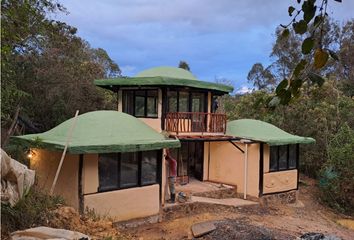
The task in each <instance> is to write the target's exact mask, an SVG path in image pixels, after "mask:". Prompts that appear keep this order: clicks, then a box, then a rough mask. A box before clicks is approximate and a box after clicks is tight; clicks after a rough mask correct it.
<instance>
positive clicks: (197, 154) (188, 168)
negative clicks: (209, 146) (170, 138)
mask: <svg viewBox="0 0 354 240" xmlns="http://www.w3.org/2000/svg"><path fill="white" fill-rule="evenodd" d="M171 153H172V155H173V157H175V158H176V159H177V175H178V177H185V176H188V179H189V178H196V179H198V180H200V181H203V162H204V142H201V141H193V142H192V141H188V142H186V141H181V148H179V149H178V150H177V149H176V150H174V151H172V152H171Z"/></svg>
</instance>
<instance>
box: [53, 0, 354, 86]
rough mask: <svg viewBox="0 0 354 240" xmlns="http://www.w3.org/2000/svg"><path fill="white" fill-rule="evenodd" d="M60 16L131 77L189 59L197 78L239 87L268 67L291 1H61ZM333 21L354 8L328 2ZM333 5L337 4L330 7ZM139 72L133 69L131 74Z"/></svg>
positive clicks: (343, 16) (344, 3)
mask: <svg viewBox="0 0 354 240" xmlns="http://www.w3.org/2000/svg"><path fill="white" fill-rule="evenodd" d="M61 2H62V3H63V5H64V6H66V7H67V9H68V11H69V12H70V14H69V15H60V16H58V17H59V18H60V19H62V20H63V21H65V22H67V23H69V24H71V25H73V26H75V27H77V28H78V34H79V35H80V36H82V37H83V38H84V39H86V40H88V41H89V42H90V44H91V45H92V46H93V47H102V48H104V49H105V50H107V52H108V54H109V55H110V56H111V57H112V59H114V60H115V61H116V62H117V63H118V64H119V65H120V67H121V69H122V70H123V71H122V73H123V74H124V75H134V74H136V73H137V72H139V71H141V70H144V69H146V68H149V67H154V66H160V65H170V66H177V64H178V62H179V61H180V60H182V59H183V60H185V61H187V62H188V64H189V65H190V67H191V70H192V72H193V73H194V74H195V75H196V76H197V77H199V78H200V79H204V80H209V81H213V80H214V78H215V76H224V77H225V78H227V79H230V80H232V81H233V82H235V84H236V85H238V86H240V85H242V84H245V83H246V82H247V80H246V76H247V73H248V71H249V70H250V69H251V67H252V65H253V64H254V63H255V62H262V63H263V64H264V65H267V64H269V63H270V59H269V54H270V51H271V48H272V43H273V42H274V31H275V28H276V26H278V25H279V24H280V23H287V22H288V21H289V20H290V19H289V16H288V14H287V8H288V6H289V5H290V4H296V2H295V1H294V0H288V1H280V0H267V1H262V0H252V1H249V0H238V1H234V0H219V1H215V0H170V1H166V0H129V1H123V0H100V1H97V0H85V1H78V0H63V1H61ZM329 2H330V7H331V9H333V14H332V13H331V12H330V15H331V16H335V17H337V19H339V20H342V19H347V18H348V17H350V16H352V17H353V13H352V9H354V1H345V2H343V3H341V4H339V3H338V4H337V3H334V1H329ZM332 2H333V3H332ZM132 66H134V67H132Z"/></svg>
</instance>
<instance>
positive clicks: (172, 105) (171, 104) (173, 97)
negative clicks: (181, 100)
mask: <svg viewBox="0 0 354 240" xmlns="http://www.w3.org/2000/svg"><path fill="white" fill-rule="evenodd" d="M167 101H168V112H177V92H175V91H173V92H172V91H169V92H167Z"/></svg>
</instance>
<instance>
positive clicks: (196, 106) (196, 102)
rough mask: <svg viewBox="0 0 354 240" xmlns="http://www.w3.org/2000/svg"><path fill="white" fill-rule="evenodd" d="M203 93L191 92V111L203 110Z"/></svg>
mask: <svg viewBox="0 0 354 240" xmlns="http://www.w3.org/2000/svg"><path fill="white" fill-rule="evenodd" d="M204 107H205V94H204V93H192V112H204Z"/></svg>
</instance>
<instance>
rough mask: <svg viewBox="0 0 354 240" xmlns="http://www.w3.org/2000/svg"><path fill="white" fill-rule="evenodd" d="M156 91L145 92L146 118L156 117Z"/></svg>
mask: <svg viewBox="0 0 354 240" xmlns="http://www.w3.org/2000/svg"><path fill="white" fill-rule="evenodd" d="M157 99H158V97H157V91H155V90H154V91H147V99H146V101H147V117H157Z"/></svg>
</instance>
